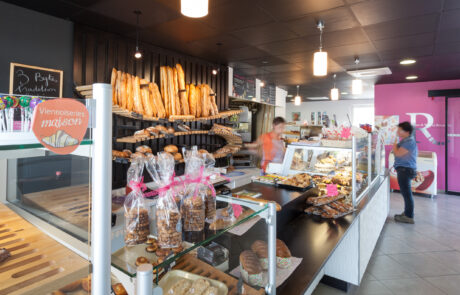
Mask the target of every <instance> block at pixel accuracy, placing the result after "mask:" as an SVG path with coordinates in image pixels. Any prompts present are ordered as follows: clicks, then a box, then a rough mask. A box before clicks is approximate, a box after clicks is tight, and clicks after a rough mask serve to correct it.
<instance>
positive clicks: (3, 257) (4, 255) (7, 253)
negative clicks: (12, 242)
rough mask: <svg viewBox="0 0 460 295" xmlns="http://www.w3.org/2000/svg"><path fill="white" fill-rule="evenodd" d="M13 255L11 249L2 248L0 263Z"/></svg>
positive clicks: (0, 250) (0, 249)
mask: <svg viewBox="0 0 460 295" xmlns="http://www.w3.org/2000/svg"><path fill="white" fill-rule="evenodd" d="M10 257H11V254H10V251H8V250H6V249H5V248H0V263H1V262H3V261H5V260H7V259H8V258H10Z"/></svg>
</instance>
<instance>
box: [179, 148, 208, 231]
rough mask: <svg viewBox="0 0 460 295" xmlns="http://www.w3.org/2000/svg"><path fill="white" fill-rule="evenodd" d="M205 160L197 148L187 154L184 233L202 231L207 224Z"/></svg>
mask: <svg viewBox="0 0 460 295" xmlns="http://www.w3.org/2000/svg"><path fill="white" fill-rule="evenodd" d="M205 183H206V179H205V176H204V159H203V158H202V157H201V156H200V154H199V153H198V152H197V149H196V147H193V148H192V149H191V150H189V151H186V152H185V194H184V197H183V199H182V202H181V214H182V220H183V227H184V231H202V230H203V229H204V223H205V217H206V216H205V209H206V204H205V195H206V188H207V186H206V184H205Z"/></svg>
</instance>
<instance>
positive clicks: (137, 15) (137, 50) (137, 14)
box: [134, 10, 142, 59]
mask: <svg viewBox="0 0 460 295" xmlns="http://www.w3.org/2000/svg"><path fill="white" fill-rule="evenodd" d="M134 14H135V15H136V51H135V52H134V57H135V58H136V59H140V58H142V52H141V51H140V50H139V16H140V15H141V12H140V10H135V11H134Z"/></svg>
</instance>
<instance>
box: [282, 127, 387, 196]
mask: <svg viewBox="0 0 460 295" xmlns="http://www.w3.org/2000/svg"><path fill="white" fill-rule="evenodd" d="M382 153H384V148H383V147H382V145H381V142H380V141H379V135H378V134H377V133H376V134H369V135H368V137H361V138H355V137H353V138H352V139H351V141H350V144H349V145H348V146H346V145H343V147H329V146H307V145H303V144H302V143H294V144H291V145H289V146H288V147H287V150H286V155H285V158H284V161H283V166H282V171H281V174H282V175H283V176H288V175H295V174H299V173H308V174H310V175H312V176H314V179H315V178H316V179H318V180H320V179H321V180H324V179H325V178H328V180H327V181H326V182H332V183H334V184H337V185H339V186H340V188H341V192H342V193H344V194H347V195H348V199H349V200H350V202H352V203H353V204H354V205H356V204H357V203H358V202H359V201H360V200H361V198H362V197H363V196H364V194H365V192H366V191H367V189H368V188H369V187H370V185H371V183H372V181H374V180H375V179H376V178H377V177H378V176H379V175H381V174H382V173H381V170H382V167H384V166H382V158H383V159H384V154H383V156H382ZM320 177H322V178H320Z"/></svg>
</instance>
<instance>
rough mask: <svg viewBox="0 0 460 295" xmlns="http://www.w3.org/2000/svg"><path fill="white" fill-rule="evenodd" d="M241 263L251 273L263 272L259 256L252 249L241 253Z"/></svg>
mask: <svg viewBox="0 0 460 295" xmlns="http://www.w3.org/2000/svg"><path fill="white" fill-rule="evenodd" d="M240 265H241V266H242V267H243V269H244V270H245V271H247V272H248V274H250V275H254V274H260V273H262V267H261V266H260V262H259V258H257V256H256V254H255V253H254V252H252V251H251V250H245V251H243V252H241V254H240Z"/></svg>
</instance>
